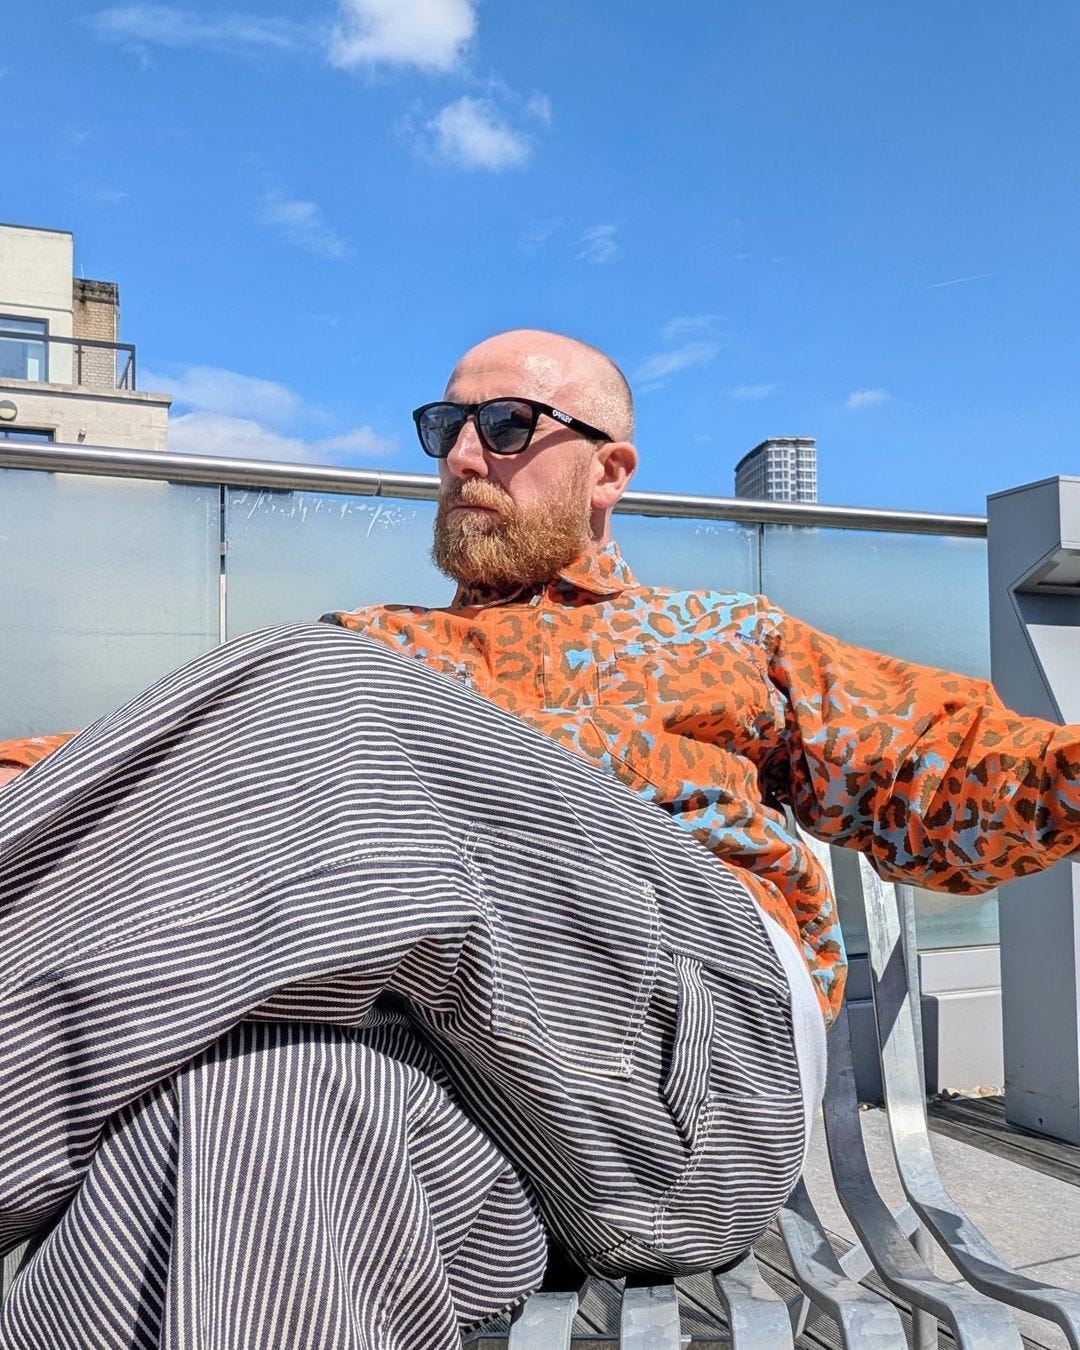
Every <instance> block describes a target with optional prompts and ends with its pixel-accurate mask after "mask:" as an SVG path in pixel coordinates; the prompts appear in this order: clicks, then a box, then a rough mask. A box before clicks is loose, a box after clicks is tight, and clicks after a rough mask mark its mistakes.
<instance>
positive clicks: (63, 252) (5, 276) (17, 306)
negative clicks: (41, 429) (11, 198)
mask: <svg viewBox="0 0 1080 1350" xmlns="http://www.w3.org/2000/svg"><path fill="white" fill-rule="evenodd" d="M74 250H75V241H74V239H73V238H72V236H71V235H70V234H69V233H68V232H67V231H66V230H35V229H31V228H29V227H27V226H23V225H0V314H13V315H17V316H19V317H21V318H27V319H45V320H46V321H47V323H48V325H49V332H50V333H55V334H57V336H59V337H71V335H72V323H73V316H72V302H71V278H72V269H73V264H74ZM71 370H72V365H71V348H70V347H66V346H60V345H55V346H53V347H51V348H50V349H49V381H50V383H57V384H70V383H71Z"/></svg>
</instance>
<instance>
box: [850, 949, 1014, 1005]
mask: <svg viewBox="0 0 1080 1350" xmlns="http://www.w3.org/2000/svg"><path fill="white" fill-rule="evenodd" d="M1000 986H1001V953H1000V951H999V949H998V948H997V947H951V948H949V949H948V950H947V951H929V952H920V953H919V988H920V989H921V990H922V993H923V995H924V996H925V995H927V994H946V993H947V994H952V993H956V992H958V991H967V990H972V989H979V990H982V989H997V988H1000ZM866 992H867V997H869V994H870V984H869V978H868V979H867V986H866Z"/></svg>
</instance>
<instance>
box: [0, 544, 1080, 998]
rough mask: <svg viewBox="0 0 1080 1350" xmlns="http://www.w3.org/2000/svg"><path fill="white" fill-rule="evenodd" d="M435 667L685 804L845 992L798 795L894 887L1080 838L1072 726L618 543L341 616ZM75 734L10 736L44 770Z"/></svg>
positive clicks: (974, 886)
mask: <svg viewBox="0 0 1080 1350" xmlns="http://www.w3.org/2000/svg"><path fill="white" fill-rule="evenodd" d="M324 621H327V622H333V623H337V624H340V625H342V626H343V627H346V628H350V629H353V630H355V631H356V632H358V633H362V634H364V635H365V636H366V637H369V638H372V639H374V640H376V641H379V642H385V643H386V644H387V645H388V646H390V647H393V648H394V649H395V650H397V651H400V652H402V653H403V654H407V655H409V656H412V657H414V658H415V659H417V660H420V661H423V662H425V663H426V664H427V665H429V666H432V667H433V668H434V669H436V670H439V671H442V672H443V673H444V674H447V675H450V676H452V677H453V678H455V679H458V680H461V681H463V682H464V683H465V684H467V685H468V686H470V687H471V688H473V689H475V690H476V691H477V692H478V693H480V694H482V695H483V696H484V697H486V698H488V699H490V700H491V701H492V702H494V703H497V704H499V705H500V706H501V707H503V708H506V709H508V710H509V711H511V712H513V713H515V714H517V715H518V716H519V717H521V718H523V719H524V720H525V721H527V722H529V723H531V724H532V725H533V726H534V727H536V728H538V729H539V730H540V731H542V732H544V733H546V734H547V735H549V736H551V737H553V738H554V739H555V740H557V741H559V742H560V743H561V744H563V745H565V746H567V747H568V748H569V749H571V750H573V751H575V752H576V753H578V754H580V755H583V756H584V757H585V758H587V759H590V760H592V761H594V762H596V763H598V764H600V765H601V766H603V767H604V768H605V769H607V771H608V772H610V773H612V774H613V775H614V776H615V777H617V778H619V779H621V780H622V781H623V782H625V783H626V784H628V785H629V786H630V787H631V788H633V789H634V790H635V791H636V792H638V793H639V794H640V795H642V796H644V797H645V798H647V799H648V800H649V801H652V802H654V803H655V804H656V805H657V806H658V807H660V808H661V809H663V810H665V811H667V812H668V813H669V814H670V815H671V816H672V817H673V818H674V819H675V820H676V821H677V822H678V823H679V824H680V825H682V826H683V827H684V828H685V829H687V830H689V831H690V832H691V833H692V834H693V835H694V836H695V837H696V838H697V839H698V840H699V841H700V842H701V843H702V844H704V845H705V847H706V848H708V849H710V850H711V851H712V852H713V853H714V854H715V856H716V857H717V858H718V859H719V860H720V861H721V862H722V863H724V864H726V865H728V866H730V867H734V868H737V869H738V870H739V873H740V876H741V877H742V878H743V879H744V880H745V882H746V884H747V885H748V886H749V887H750V889H751V891H752V893H753V894H754V895H755V897H756V898H757V899H758V900H759V902H760V903H761V905H762V906H763V908H764V909H766V910H767V911H768V912H769V913H770V914H771V915H773V917H775V918H776V919H777V920H779V922H780V923H781V924H782V925H783V926H784V927H785V928H786V929H787V931H788V932H789V933H790V934H791V935H792V937H793V938H794V939H795V941H796V942H798V943H799V944H800V946H801V948H802V951H803V954H804V956H805V958H806V961H807V964H808V965H809V967H810V970H811V973H812V974H813V976H814V979H815V982H816V987H817V989H818V993H819V997H820V1000H821V1004H822V1007H823V1010H824V1012H825V1015H826V1017H828V1018H830V1019H831V1018H832V1017H833V1016H835V1014H836V1012H837V1010H838V1009H839V1006H840V1001H841V999H842V997H843V988H844V979H845V974H846V960H845V955H844V945H843V938H842V936H841V933H840V928H839V924H838V922H837V915H836V904H835V901H834V899H833V896H832V894H831V892H830V890H829V887H828V884H827V882H826V880H825V877H824V875H823V873H822V871H821V869H820V867H819V865H818V864H817V862H816V860H815V859H814V858H813V856H812V855H811V854H810V853H809V852H808V850H807V849H806V848H805V846H804V845H803V844H802V843H801V842H800V841H799V839H798V838H797V836H796V835H795V834H794V833H793V832H792V831H791V830H789V828H788V826H787V824H786V820H785V816H784V812H783V809H782V808H783V807H784V806H785V805H790V806H791V807H792V808H793V810H794V813H795V815H796V817H797V818H798V819H799V820H800V822H801V823H802V824H804V825H805V826H806V827H807V829H808V830H810V831H811V832H812V833H813V834H815V835H817V836H819V837H821V838H823V839H826V840H828V841H829V842H830V843H840V844H846V845H850V846H851V847H853V848H858V849H860V850H863V851H865V852H867V853H868V854H869V856H870V857H871V859H872V860H873V862H874V864H875V866H876V867H877V869H878V871H879V872H880V873H881V874H882V875H883V876H885V877H887V878H889V879H896V880H900V879H903V880H909V881H916V882H919V883H920V884H922V885H924V886H928V887H930V888H931V889H935V890H942V891H950V892H954V893H958V894H977V893H978V892H980V891H983V890H986V889H988V888H989V887H992V886H994V885H996V884H998V883H999V882H1002V881H1007V880H1009V879H1010V878H1013V877H1016V876H1021V875H1023V874H1025V873H1027V872H1031V871H1035V870H1038V869H1040V868H1042V867H1045V866H1047V865H1048V864H1049V863H1051V862H1053V861H1056V860H1057V859H1058V858H1060V857H1062V856H1064V855H1065V854H1066V853H1069V852H1071V851H1073V850H1074V849H1076V848H1077V847H1080V739H1078V732H1077V730H1076V729H1075V728H1069V727H1058V726H1055V725H1053V724H1051V723H1048V722H1041V721H1038V720H1035V719H1030V718H1021V717H1018V716H1015V715H1014V714H1012V713H1010V712H1008V711H1007V710H1006V709H1005V707H1004V706H1003V705H1002V703H1001V702H1000V700H999V699H998V698H997V696H996V694H995V693H994V691H993V689H992V687H991V686H990V685H989V684H988V683H986V682H985V681H981V680H975V679H969V678H967V677H965V676H961V675H950V674H948V673H946V672H944V671H938V670H932V669H930V668H928V667H925V666H917V665H913V664H910V663H908V662H905V661H901V660H898V659H896V658H894V657H888V656H880V655H877V654H876V653H873V652H867V651H863V650H861V649H860V648H857V647H852V646H849V645H847V644H845V643H843V642H840V641H838V640H837V639H835V638H831V637H828V636H826V635H825V634H823V633H819V632H817V631H816V630H815V629H813V628H810V627H809V626H808V625H806V624H804V623H801V622H800V621H799V620H798V619H794V618H792V617H790V616H789V615H786V614H784V613H782V612H780V611H779V610H777V609H775V608H774V607H773V606H772V605H770V603H769V602H768V601H767V600H766V599H764V598H763V597H761V596H751V595H744V594H730V593H724V592H712V591H671V590H658V589H654V588H645V587H643V586H641V585H640V584H639V583H638V582H637V581H636V580H635V578H634V576H633V575H632V573H631V572H630V570H629V568H628V567H627V566H626V564H625V562H624V561H623V560H622V558H621V557H620V555H619V552H618V549H617V548H616V547H615V545H609V546H608V547H607V548H605V549H603V550H600V551H597V552H593V553H590V554H588V555H586V556H585V557H584V558H582V559H580V560H579V561H578V562H576V563H574V564H573V565H571V566H570V567H568V568H567V569H565V571H563V572H562V573H560V574H559V575H558V576H557V577H556V578H555V579H554V580H553V581H551V582H550V583H549V584H548V585H547V586H545V587H538V588H534V589H530V590H524V591H522V592H520V593H518V594H517V595H515V596H512V597H510V598H506V597H492V596H490V595H485V594H483V593H481V592H468V593H467V592H464V591H460V592H459V593H458V595H457V597H456V598H455V601H454V603H453V605H451V606H450V607H449V608H448V609H423V608H419V607H415V606H404V605H389V606H387V605H378V606H370V607H367V608H364V609H359V610H354V611H352V612H341V611H338V612H335V613H332V614H328V615H326V616H324ZM66 739H67V737H39V738H35V739H34V740H32V741H21V742H7V743H6V744H0V762H3V761H4V760H9V761H11V762H15V763H24V764H27V763H32V762H34V761H35V760H37V759H40V758H42V757H43V755H44V754H46V753H48V752H49V751H50V750H51V749H53V748H55V746H56V745H58V744H60V743H62V742H63V741H64V740H66Z"/></svg>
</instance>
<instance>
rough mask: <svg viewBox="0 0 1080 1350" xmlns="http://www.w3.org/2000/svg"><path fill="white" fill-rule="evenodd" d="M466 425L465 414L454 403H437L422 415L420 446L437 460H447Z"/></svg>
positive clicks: (418, 424)
mask: <svg viewBox="0 0 1080 1350" xmlns="http://www.w3.org/2000/svg"><path fill="white" fill-rule="evenodd" d="M464 425H465V414H464V413H463V412H462V411H461V409H460V408H459V407H458V406H457V405H456V404H454V403H435V404H433V405H432V406H431V407H430V408H425V409H424V411H423V412H422V413H421V414H420V418H419V421H418V423H417V428H418V430H419V432H420V444H421V445H422V446H423V447H424V449H425V450H426V451H427V452H428V454H429V455H433V456H434V457H435V459H445V458H446V456H447V455H448V454H449V453H450V451H451V450H452V449H453V448H454V442H455V441H456V440H457V438H458V437H459V436H460V435H461V428H462V427H463V426H464Z"/></svg>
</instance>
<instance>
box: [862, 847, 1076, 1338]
mask: <svg viewBox="0 0 1080 1350" xmlns="http://www.w3.org/2000/svg"><path fill="white" fill-rule="evenodd" d="M863 896H864V899H865V902H866V914H867V933H868V936H869V938H870V961H871V967H872V971H873V988H874V1007H875V1012H876V1016H877V1021H878V1035H879V1039H880V1043H881V1071H882V1077H883V1079H884V1081H885V1091H886V1105H887V1108H888V1113H887V1114H888V1122H889V1133H890V1137H891V1139H892V1145H893V1153H894V1156H895V1158H896V1166H897V1171H898V1172H899V1174H900V1181H901V1184H902V1185H903V1187H904V1190H905V1192H906V1193H907V1196H908V1198H909V1200H910V1201H911V1203H912V1205H913V1206H914V1208H915V1209H916V1210H917V1212H918V1213H919V1215H920V1217H921V1218H922V1220H923V1222H924V1223H925V1224H926V1225H927V1227H928V1228H930V1230H931V1231H932V1232H933V1234H934V1236H935V1237H936V1238H937V1240H938V1242H939V1243H940V1245H941V1246H942V1247H943V1248H944V1250H945V1253H946V1255H947V1256H948V1257H949V1259H950V1260H951V1261H952V1262H953V1264H954V1265H955V1266H956V1268H957V1269H958V1270H959V1271H960V1273H961V1274H962V1275H964V1276H965V1278H967V1279H968V1280H970V1281H971V1283H972V1285H973V1286H974V1287H975V1288H976V1289H978V1290H980V1291H981V1292H982V1293H984V1294H988V1295H989V1296H991V1297H992V1298H997V1299H1001V1300H1003V1301H1004V1302H1006V1303H1009V1304H1012V1305H1013V1306H1014V1307H1017V1308H1022V1309H1023V1310H1024V1311H1025V1312H1029V1313H1032V1314H1034V1315H1035V1316H1037V1317H1045V1318H1047V1319H1048V1320H1050V1321H1053V1322H1056V1323H1057V1325H1058V1326H1060V1327H1061V1328H1062V1330H1063V1331H1064V1332H1065V1334H1066V1336H1067V1337H1068V1339H1069V1343H1070V1345H1072V1346H1073V1347H1074V1350H1080V1294H1077V1293H1073V1292H1071V1291H1069V1290H1065V1289H1055V1288H1053V1287H1052V1286H1051V1285H1047V1284H1043V1283H1042V1282H1041V1281H1039V1280H1033V1279H1031V1278H1029V1277H1028V1276H1026V1275H1022V1274H1020V1273H1018V1272H1017V1271H1014V1270H1013V1269H1012V1267H1011V1266H1009V1265H1008V1263H1007V1262H1006V1261H1004V1260H1003V1259H1002V1257H1000V1256H999V1255H998V1253H997V1252H996V1251H995V1250H994V1248H993V1247H992V1246H991V1244H990V1243H989V1242H988V1241H987V1239H986V1238H985V1236H984V1235H983V1234H982V1232H980V1230H979V1229H978V1228H976V1227H975V1225H974V1224H973V1223H972V1222H971V1220H970V1219H969V1218H968V1217H967V1215H966V1214H965V1213H964V1211H963V1210H962V1209H961V1208H960V1206H959V1205H957V1204H956V1202H955V1201H954V1200H953V1199H952V1197H951V1196H950V1195H949V1193H948V1191H946V1189H945V1187H944V1185H943V1184H942V1182H941V1178H940V1176H939V1175H938V1171H937V1167H936V1165H935V1163H934V1158H933V1154H932V1153H931V1151H930V1140H929V1135H928V1132H927V1128H926V1108H925V1101H924V1098H923V1094H922V1085H921V1083H920V1081H919V1076H918V1067H917V1064H916V1062H915V1057H914V1054H913V1051H914V1046H915V1033H914V1028H913V1023H912V1016H911V1000H910V998H909V996H908V993H909V984H908V976H907V969H906V962H905V960H904V953H903V948H902V942H901V928H900V916H899V913H898V907H897V903H896V895H895V892H894V888H893V887H892V886H890V885H888V884H887V883H885V882H884V881H882V880H881V878H880V877H878V876H877V874H876V873H875V872H874V870H873V868H872V867H871V866H870V863H869V862H868V861H867V860H866V859H865V858H864V859H863Z"/></svg>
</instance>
